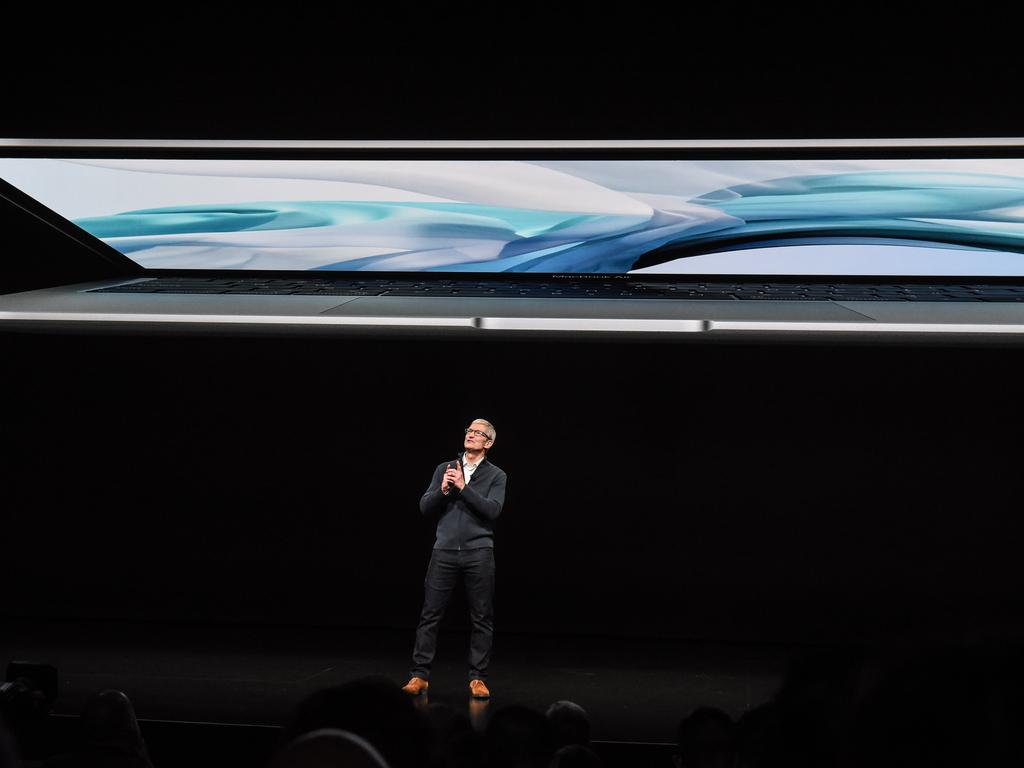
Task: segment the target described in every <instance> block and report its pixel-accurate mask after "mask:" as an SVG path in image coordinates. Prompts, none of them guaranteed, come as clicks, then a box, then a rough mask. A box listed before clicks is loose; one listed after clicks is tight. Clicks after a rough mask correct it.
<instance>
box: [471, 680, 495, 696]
mask: <svg viewBox="0 0 1024 768" xmlns="http://www.w3.org/2000/svg"><path fill="white" fill-rule="evenodd" d="M469 692H470V693H471V694H472V695H473V698H474V699H489V698H491V692H490V691H488V690H487V686H486V685H484V681H483V680H472V681H470V683H469Z"/></svg>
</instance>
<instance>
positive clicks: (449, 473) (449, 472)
mask: <svg viewBox="0 0 1024 768" xmlns="http://www.w3.org/2000/svg"><path fill="white" fill-rule="evenodd" d="M452 486H455V487H456V488H458V489H459V490H460V491H461V490H462V489H463V488H465V487H466V478H465V477H464V476H463V475H462V462H458V461H457V462H455V466H454V467H452V465H451V464H449V465H448V468H447V469H445V471H444V477H443V478H441V493H443V494H444V495H445V496H447V495H448V494H449V493H451V490H452Z"/></svg>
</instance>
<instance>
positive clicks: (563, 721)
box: [546, 701, 590, 747]
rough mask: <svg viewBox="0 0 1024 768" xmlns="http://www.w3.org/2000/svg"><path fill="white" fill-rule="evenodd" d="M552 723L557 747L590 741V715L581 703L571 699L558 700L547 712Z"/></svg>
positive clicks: (584, 743)
mask: <svg viewBox="0 0 1024 768" xmlns="http://www.w3.org/2000/svg"><path fill="white" fill-rule="evenodd" d="M546 716H547V718H548V722H549V723H550V724H551V733H552V736H553V737H554V739H555V747H564V746H565V745H566V744H583V745H584V746H586V745H587V744H589V743H590V717H589V716H588V715H587V712H586V710H584V709H583V707H581V706H580V705H579V704H576V703H574V702H571V701H556V702H555V703H554V704H552V705H551V706H550V707H548V711H547V713H546Z"/></svg>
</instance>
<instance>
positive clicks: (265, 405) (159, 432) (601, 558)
mask: <svg viewBox="0 0 1024 768" xmlns="http://www.w3.org/2000/svg"><path fill="white" fill-rule="evenodd" d="M524 8H525V7H518V6H517V7H516V8H515V9H511V8H510V9H504V10H495V11H491V12H487V13H483V12H480V11H467V10H453V9H452V8H446V9H444V10H441V9H429V10H426V11H422V10H421V11H420V12H419V13H418V14H417V15H416V16H415V17H410V16H408V15H406V14H405V12H404V11H401V10H399V9H397V8H396V9H391V8H387V9H381V13H380V15H379V16H377V15H371V14H367V13H364V12H355V11H351V10H336V11H331V12H325V11H322V10H299V9H297V8H296V9H292V8H287V9H285V8H279V9H276V12H275V13H273V14H267V15H263V16H260V15H258V14H257V12H255V11H253V10H251V9H249V10H243V9H242V8H240V7H234V8H225V9H222V10H217V9H210V8H207V9H205V10H203V11H201V12H200V11H195V12H187V11H180V10H179V11H171V10H166V11H158V12H157V13H158V14H160V15H158V16H155V17H154V16H148V17H145V18H139V19H137V20H136V19H133V18H124V17H121V18H119V19H113V18H107V19H104V18H97V17H96V16H95V14H92V15H89V16H86V15H84V14H83V17H82V18H69V17H67V16H62V17H61V18H60V19H55V18H53V17H52V16H50V17H47V14H46V12H45V11H43V12H41V13H35V14H33V13H27V12H21V13H20V14H18V15H17V17H16V19H15V20H14V21H12V25H11V31H12V32H13V33H14V34H13V37H15V38H17V39H16V44H15V45H14V46H13V47H12V48H9V49H8V50H7V51H6V53H5V59H6V67H5V71H6V79H7V82H6V83H5V90H4V94H3V101H4V105H5V106H4V114H3V127H2V130H0V133H3V135H5V136H13V137H20V136H29V137H45V136H51V137H110V138H120V137H129V138H138V137H149V138H296V139H346V138H353V139H356V138H410V139H416V138H470V139H472V138H768V137H792V138H800V137H861V136H867V137H899V136H911V137H928V136H939V137H941V136H999V135H1003V136H1019V135H1022V134H1024V130H1022V129H1021V107H1020V103H1019V99H1018V94H1017V83H1018V79H1019V77H1020V74H1021V72H1020V66H1019V65H1018V64H1017V63H1016V61H1015V60H1014V59H1015V56H1014V48H1013V47H1012V44H1011V41H1009V40H1008V39H1006V37H1005V36H1004V30H1005V33H1006V34H1008V33H1009V29H1008V28H1007V25H1006V24H1000V23H999V22H998V20H997V19H988V18H981V17H980V14H978V17H977V18H967V17H965V16H964V15H963V14H961V15H959V16H957V17H955V18H943V17H942V16H940V15H936V14H935V13H931V12H929V11H926V10H925V8H924V7H923V6H921V7H915V8H907V9H905V10H903V11H901V12H899V13H896V12H894V11H893V9H892V8H888V9H885V10H884V11H883V10H881V9H879V10H866V9H863V8H861V9H858V10H856V11H854V10H852V9H850V10H843V9H829V10H818V11H814V12H809V13H806V12H805V13H798V12H796V11H789V12H785V13H784V12H783V11H781V10H780V9H778V8H772V7H764V6H762V7H761V8H759V9H757V10H750V9H745V8H743V7H740V6H729V7H728V8H726V9H723V10H722V11H721V12H720V13H719V14H717V15H712V14H709V13H707V12H703V13H700V14H698V13H696V12H695V11H694V10H692V9H689V8H687V7H680V8H679V9H676V10H671V9H669V10H666V9H665V8H659V10H655V9H654V8H653V7H652V8H646V7H644V6H623V7H621V8H617V9H613V10H612V11H605V12H603V15H600V16H598V15H597V12H596V11H595V10H594V9H585V10H581V11H579V12H578V13H569V12H566V11H563V12H562V15H561V16H560V17H559V18H555V17H554V15H553V12H551V11H549V10H544V9H537V10H529V9H525V10H524ZM4 221H5V224H6V225H7V232H8V233H9V236H8V242H7V244H6V245H5V248H4V257H3V261H4V268H5V272H4V280H5V287H6V289H7V290H12V289H17V288H25V287H32V286H35V285H42V284H56V283H60V282H66V281H71V280H77V279H84V278H87V277H91V276H100V275H101V274H102V269H103V267H102V266H101V265H99V264H97V263H95V262H94V261H92V260H91V257H90V256H89V255H88V254H85V253H82V252H81V251H80V250H79V249H78V248H77V247H76V246H74V245H73V244H69V243H65V242H62V241H61V240H60V239H59V237H56V236H54V235H52V234H51V233H48V232H44V231H40V230H39V229H38V228H36V227H34V226H33V225H32V224H31V223H30V222H24V221H22V220H21V219H19V218H18V217H16V216H14V215H13V214H11V213H10V212H9V211H8V212H6V213H5V219H4ZM2 344H3V352H2V354H3V364H4V370H3V376H4V397H3V399H2V404H0V408H2V409H3V424H4V432H5V439H4V453H3V462H4V463H3V466H4V470H5V471H4V485H5V494H4V499H5V501H4V512H3V517H4V520H5V524H4V535H3V537H2V545H3V549H4V568H5V570H6V573H7V576H6V577H5V579H4V581H5V583H6V584H7V585H10V584H16V585H17V588H16V589H5V598H4V600H5V604H4V606H3V608H2V610H3V613H4V614H5V615H7V616H29V617H43V616H50V617H67V616H75V617H83V618H97V617H111V618H114V617H120V618H139V619H146V620H152V621H176V620H186V619H187V620H196V621H205V622H266V623H277V624H296V625H301V624H307V625H308V624H322V625H338V626H352V627H360V626H374V627H396V628H403V627H408V628H409V629H411V628H412V627H413V626H414V624H415V620H416V615H417V611H418V608H419V600H420V598H421V583H422V577H423V571H424V568H425V565H426V562H427V560H428V558H429V549H430V546H431V543H432V532H431V530H430V529H429V526H427V525H426V524H425V523H424V522H423V521H422V520H421V519H420V518H419V515H418V511H417V501H418V498H419V495H420V494H421V493H422V492H423V490H424V489H425V487H426V484H427V482H428V481H429V478H430V474H431V471H432V469H433V467H434V466H436V463H437V462H438V461H441V460H443V459H445V458H448V457H454V456H455V453H456V451H457V450H459V447H460V445H461V436H462V435H461V430H462V428H463V427H464V426H466V424H467V423H468V422H469V420H471V419H473V418H476V417H484V418H488V419H490V420H491V421H493V422H494V424H495V425H496V426H497V429H498V433H499V436H498V440H497V442H496V445H495V448H494V450H493V452H492V459H493V460H494V461H495V463H497V464H498V465H499V466H501V467H503V468H504V469H505V470H506V471H507V472H508V474H509V495H508V502H507V505H506V508H505V511H504V512H503V515H502V518H501V520H500V521H499V527H498V530H497V538H496V541H497V544H496V546H497V549H496V559H497V564H498V590H499V591H498V609H497V611H498V613H497V624H498V631H499V632H513V631H523V632H539V633H552V634H554V633H558V634H562V633H566V634H573V633H601V634H612V635H615V634H636V635H659V636H672V637H704V638H717V639H725V640H759V641H768V640H779V641H786V642H812V641H847V640H851V639H854V640H857V639H866V640H872V641H874V640H892V639H903V638H910V639H912V640H914V641H918V640H924V639H939V640H946V639H954V640H959V639H972V638H977V637H991V636H997V637H1015V636H1016V635H1017V633H1018V632H1019V630H1020V629H1021V620H1020V617H1019V613H1020V608H1021V605H1020V597H1019V595H1020V593H1021V587H1022V586H1024V576H1022V575H1021V573H1020V568H1019V566H1018V562H1019V555H1018V553H1019V551H1020V536H1021V533H1022V526H1021V523H1020V522H1019V503H1018V500H1017V493H1016V486H1017V484H1018V482H1019V478H1018V466H1019V461H1018V456H1017V446H1018V445H1019V439H1018V438H1019V434H1020V428H1021V422H1020V417H1019V412H1020V409H1019V406H1018V401H1019V397H1020V385H1019V367H1020V366H1019V361H1020V358H1021V355H1022V354H1024V351H1022V350H1021V349H1020V348H1018V347H1016V346H1013V345H1008V344H1002V343H999V344H991V343H988V344H978V345H970V346H968V345H964V344H955V343H952V342H938V341H935V342H931V343H928V344H921V343H918V344H914V345H905V344H901V343H898V342H891V341H887V342H879V343H875V344H865V343H849V342H837V341H835V340H822V341H820V342H814V343H808V342H799V343H796V342H789V343H782V342H778V341H774V342H767V341H766V342H764V343H760V344H755V343H731V344H706V343H699V342H692V341H682V342H677V341H673V342H633V341H631V342H628V343H627V342H614V341H608V340H583V339H581V340H579V341H576V342H569V341H560V342H539V341H537V340H530V339H524V340H507V339H506V340H497V341H488V342H486V343H484V342H468V341H465V340H454V339H444V338H443V337H442V338H436V339H423V338H416V339H413V338H409V339H402V338H389V339H375V340H358V339H342V338H330V337H318V338H301V337H272V338H260V337H252V336H241V335H227V334H212V333H211V334H159V335H152V336H140V335H128V334H116V333H112V334H103V335H88V334H85V333H73V334H72V333H68V334H57V333H13V332H7V333H6V334H5V335H4V336H3V337H2ZM448 622H449V626H464V625H465V618H464V610H462V609H460V608H458V607H456V608H455V609H453V610H452V611H451V612H450V616H449V619H448Z"/></svg>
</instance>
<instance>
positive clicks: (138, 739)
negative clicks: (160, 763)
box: [82, 689, 145, 753]
mask: <svg viewBox="0 0 1024 768" xmlns="http://www.w3.org/2000/svg"><path fill="white" fill-rule="evenodd" d="M82 732H83V734H84V737H85V743H86V744H87V745H90V746H110V747H122V748H124V749H125V750H126V751H135V752H140V753H141V752H144V749H145V747H144V742H143V741H142V732H141V731H140V730H139V721H138V720H136V719H135V707H133V706H132V702H131V700H130V699H129V698H128V696H127V695H126V694H125V693H124V692H123V691H117V690H113V689H108V690H105V691H100V692H99V693H97V694H96V695H95V696H93V697H92V698H90V699H89V700H88V701H87V702H86V703H85V706H84V707H83V708H82Z"/></svg>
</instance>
